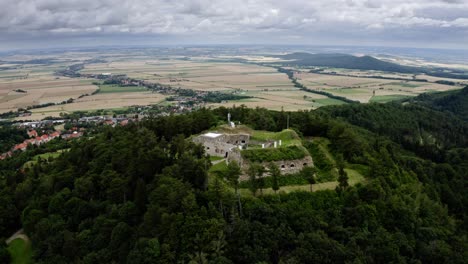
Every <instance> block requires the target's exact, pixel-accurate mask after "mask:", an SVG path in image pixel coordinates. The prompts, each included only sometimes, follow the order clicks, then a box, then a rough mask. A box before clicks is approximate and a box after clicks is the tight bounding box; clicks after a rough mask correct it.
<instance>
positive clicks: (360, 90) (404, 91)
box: [295, 72, 460, 103]
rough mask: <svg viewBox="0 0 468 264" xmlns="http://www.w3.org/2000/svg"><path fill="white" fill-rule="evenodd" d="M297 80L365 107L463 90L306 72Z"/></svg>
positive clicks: (427, 84) (454, 87)
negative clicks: (360, 103) (423, 94)
mask: <svg viewBox="0 0 468 264" xmlns="http://www.w3.org/2000/svg"><path fill="white" fill-rule="evenodd" d="M295 77H296V78H297V80H298V82H300V83H301V84H303V85H305V86H306V87H307V88H309V89H313V90H317V91H325V92H328V93H331V94H333V95H337V96H342V97H346V98H348V99H351V100H355V101H359V102H362V103H367V102H370V101H374V102H388V101H392V100H396V99H401V98H405V97H412V96H417V95H419V94H421V93H427V92H441V91H448V90H453V89H460V87H457V86H450V85H444V84H438V83H431V82H415V81H400V80H386V79H377V78H364V77H348V76H336V75H327V74H317V73H305V72H299V73H297V74H295Z"/></svg>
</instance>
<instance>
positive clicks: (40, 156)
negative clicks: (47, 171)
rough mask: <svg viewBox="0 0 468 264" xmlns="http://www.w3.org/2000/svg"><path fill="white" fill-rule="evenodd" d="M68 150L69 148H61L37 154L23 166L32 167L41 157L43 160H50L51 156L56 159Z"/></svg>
mask: <svg viewBox="0 0 468 264" xmlns="http://www.w3.org/2000/svg"><path fill="white" fill-rule="evenodd" d="M68 150H69V149H61V150H57V151H56V152H48V153H44V154H39V155H36V156H34V157H33V158H32V159H31V160H30V161H28V162H26V163H25V164H24V166H23V167H31V166H33V165H34V164H36V163H37V162H38V160H39V159H42V160H48V159H49V158H54V159H55V158H57V157H58V156H60V155H61V154H62V153H63V152H66V151H68Z"/></svg>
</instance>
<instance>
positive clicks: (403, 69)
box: [272, 52, 468, 80]
mask: <svg viewBox="0 0 468 264" xmlns="http://www.w3.org/2000/svg"><path fill="white" fill-rule="evenodd" d="M272 57H276V58H280V59H283V60H288V61H283V62H280V63H281V64H283V65H285V66H286V65H296V66H319V67H331V68H344V69H356V70H375V71H385V72H398V73H410V74H412V73H414V74H416V73H425V74H427V75H431V76H435V77H440V78H454V79H465V80H466V79H468V72H466V71H464V70H459V69H448V68H424V67H412V66H405V65H400V64H397V63H393V62H388V61H383V60H379V59H376V58H374V57H372V56H369V55H365V56H354V55H349V54H343V53H318V54H312V53H307V52H295V53H291V54H286V55H275V56H272Z"/></svg>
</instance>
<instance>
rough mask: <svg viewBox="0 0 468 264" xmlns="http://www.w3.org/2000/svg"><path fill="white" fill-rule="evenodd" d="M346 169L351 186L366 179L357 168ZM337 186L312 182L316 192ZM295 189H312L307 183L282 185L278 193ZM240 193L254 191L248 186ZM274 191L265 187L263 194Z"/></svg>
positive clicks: (336, 184)
mask: <svg viewBox="0 0 468 264" xmlns="http://www.w3.org/2000/svg"><path fill="white" fill-rule="evenodd" d="M345 171H346V172H347V173H348V183H349V185H350V186H353V185H355V184H357V183H359V182H363V181H364V180H365V178H364V176H363V175H362V174H360V173H359V172H358V171H356V170H353V169H345ZM336 186H338V182H337V181H332V182H323V183H317V184H312V190H313V191H314V192H315V191H321V190H334V189H335V188H336ZM295 191H307V192H308V191H310V185H309V184H305V185H289V186H281V187H280V189H279V190H278V193H279V192H284V193H290V192H295ZM239 193H240V194H241V195H252V192H250V190H249V189H247V188H243V189H239ZM258 193H260V191H258ZM274 193H275V192H274V191H273V189H271V188H266V189H263V194H274Z"/></svg>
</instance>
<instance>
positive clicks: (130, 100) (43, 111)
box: [17, 87, 166, 120]
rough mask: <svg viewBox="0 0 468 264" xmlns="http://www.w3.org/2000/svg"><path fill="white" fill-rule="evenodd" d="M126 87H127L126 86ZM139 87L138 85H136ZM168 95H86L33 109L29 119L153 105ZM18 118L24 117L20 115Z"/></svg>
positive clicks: (149, 93) (133, 93)
mask: <svg viewBox="0 0 468 264" xmlns="http://www.w3.org/2000/svg"><path fill="white" fill-rule="evenodd" d="M125 88H126V87H125ZM135 88H137V87H135ZM165 98H166V96H164V95H162V94H159V93H152V92H150V91H137V92H135V91H131V92H120V91H116V92H113V93H112V92H106V93H98V94H95V95H92V96H85V97H83V98H80V99H78V100H76V101H75V102H73V103H71V104H63V105H53V106H48V107H44V108H37V109H31V112H32V115H31V116H30V117H28V119H32V120H35V119H42V118H44V117H47V116H53V117H57V116H60V113H71V112H74V111H86V110H98V109H122V108H127V107H130V106H134V105H151V104H158V103H160V102H162V101H164V100H165ZM17 119H18V120H20V119H24V118H23V117H18V118H17Z"/></svg>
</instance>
